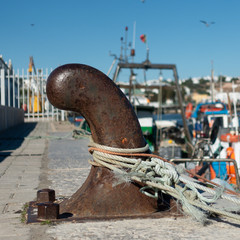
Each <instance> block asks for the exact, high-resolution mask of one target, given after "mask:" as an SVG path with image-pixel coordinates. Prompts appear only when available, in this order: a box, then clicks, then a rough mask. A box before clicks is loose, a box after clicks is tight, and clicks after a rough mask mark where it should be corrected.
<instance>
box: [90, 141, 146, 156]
mask: <svg viewBox="0 0 240 240" xmlns="http://www.w3.org/2000/svg"><path fill="white" fill-rule="evenodd" d="M89 146H90V147H96V148H100V149H104V150H107V151H110V152H117V153H140V152H146V151H147V150H148V149H149V146H148V144H147V145H146V146H144V147H142V148H113V147H108V146H104V145H100V144H97V143H95V142H94V141H93V139H92V138H90V144H89Z"/></svg>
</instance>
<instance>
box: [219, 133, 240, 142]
mask: <svg viewBox="0 0 240 240" xmlns="http://www.w3.org/2000/svg"><path fill="white" fill-rule="evenodd" d="M220 139H221V141H223V142H240V136H239V135H234V134H231V133H227V134H223V135H221V138H220Z"/></svg>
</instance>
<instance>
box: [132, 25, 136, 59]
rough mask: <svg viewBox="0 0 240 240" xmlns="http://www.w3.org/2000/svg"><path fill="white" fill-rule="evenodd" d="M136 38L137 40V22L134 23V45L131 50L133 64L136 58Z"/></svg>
mask: <svg viewBox="0 0 240 240" xmlns="http://www.w3.org/2000/svg"><path fill="white" fill-rule="evenodd" d="M135 38H136V21H135V22H134V23H133V45H132V49H131V57H132V62H134V56H135Z"/></svg>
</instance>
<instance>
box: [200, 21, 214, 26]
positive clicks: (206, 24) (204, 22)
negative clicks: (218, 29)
mask: <svg viewBox="0 0 240 240" xmlns="http://www.w3.org/2000/svg"><path fill="white" fill-rule="evenodd" d="M200 22H201V23H203V24H204V25H205V26H206V27H209V26H210V25H212V24H214V23H215V22H206V21H203V20H200Z"/></svg>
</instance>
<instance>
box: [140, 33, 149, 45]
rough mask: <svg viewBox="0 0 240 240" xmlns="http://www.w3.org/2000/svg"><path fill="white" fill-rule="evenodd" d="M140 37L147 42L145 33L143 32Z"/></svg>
mask: <svg viewBox="0 0 240 240" xmlns="http://www.w3.org/2000/svg"><path fill="white" fill-rule="evenodd" d="M140 39H141V41H142V42H144V43H146V42H147V36H146V35H145V34H142V35H141V36H140Z"/></svg>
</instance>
